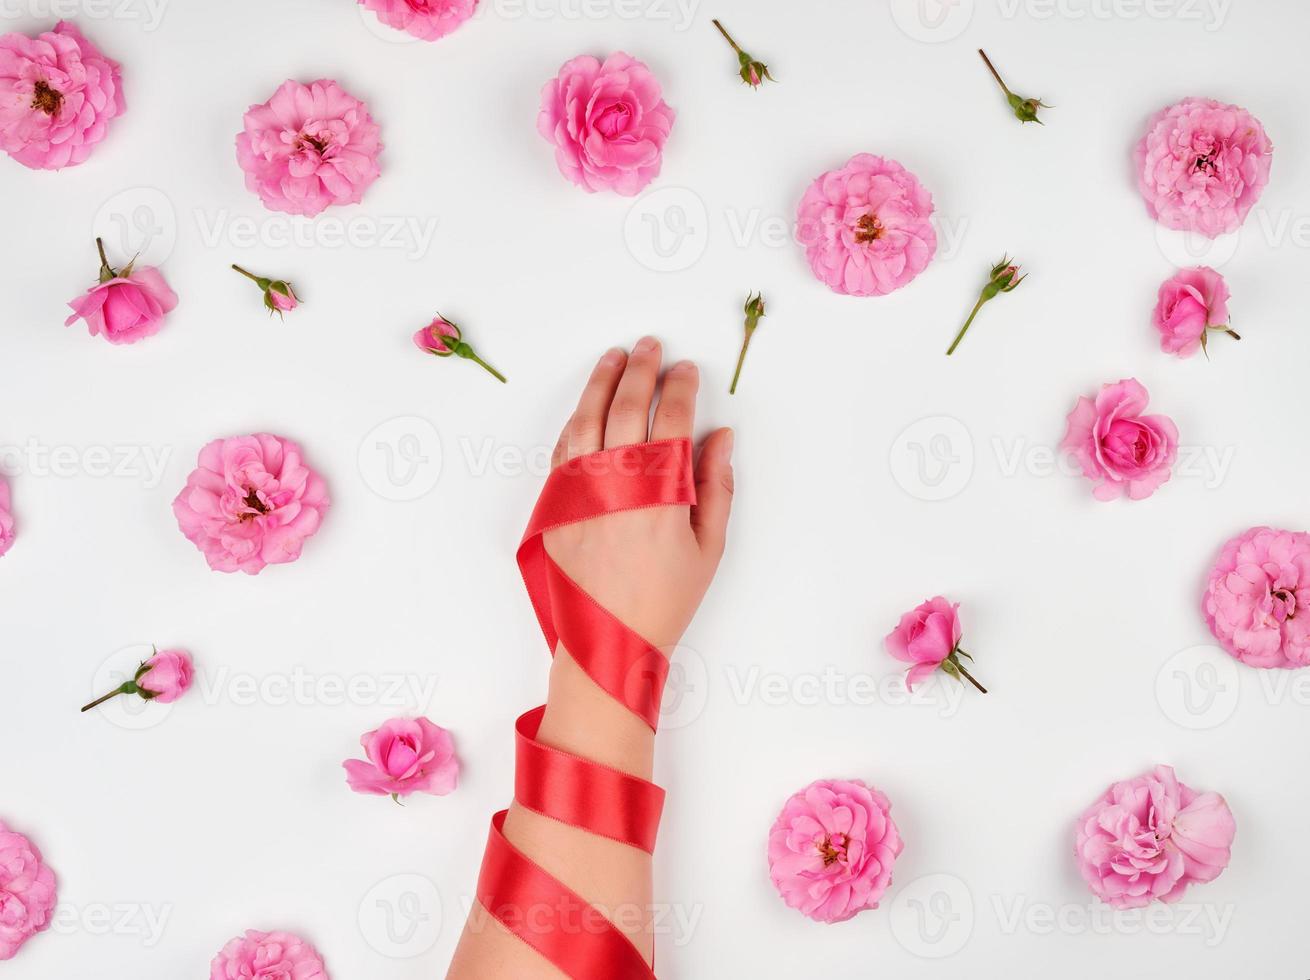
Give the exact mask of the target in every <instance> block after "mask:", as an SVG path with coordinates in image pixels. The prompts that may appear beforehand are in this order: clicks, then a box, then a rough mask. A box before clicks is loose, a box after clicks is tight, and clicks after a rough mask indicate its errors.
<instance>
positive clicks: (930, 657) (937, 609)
mask: <svg viewBox="0 0 1310 980" xmlns="http://www.w3.org/2000/svg"><path fill="white" fill-rule="evenodd" d="M959 608H960V604H959V603H957V602H951V601H950V600H949V599H945V598H943V597H942V596H937V597H936V598H934V599H928V600H927V601H925V602H923V603H921V604H920V605H918V606H917V607H915V608H914V609H911V610H910V611H909V612H907V613H906V614H905V615H904V616H902V617H901V621H900V622H899V623H898V624H897V625H896V629H894V630H892V631H891V632H890V633H888V634H887V639H886V644H887V652H888V653H890V654H891V655H892V656H893V657H895V658H896V659H897V660H901V661H903V662H905V663H907V664H913V666H912V667H911V668H910V671H909V673H908V674H907V675H906V678H905V686H906V687H907V688H909V689H910V690H914V685H915V684H917V683H918V682H919V681H921V680H923V679H924V678H926V677H928V676H929V675H931V674H932V672H933V671H935V670H936V669H937V668H938V667H940V666H941V665H942V662H943V661H944V660H946V658H947V657H949V656H950V655H951V654H952V653H954V652H955V648H956V647H958V646H959V645H960V637H961V636H962V635H963V628H962V627H961V626H960V616H959V612H958V610H959Z"/></svg>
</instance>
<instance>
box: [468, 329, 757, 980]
mask: <svg viewBox="0 0 1310 980" xmlns="http://www.w3.org/2000/svg"><path fill="white" fill-rule="evenodd" d="M661 356H662V354H661V350H660V345H659V342H658V341H657V340H655V339H654V338H652V337H645V338H643V339H642V340H640V341H638V342H637V344H636V346H634V347H633V349H632V353H631V354H628V353H626V352H625V351H623V350H621V349H619V348H615V349H613V350H611V351H608V352H607V353H606V354H605V355H604V356H603V357H602V358H601V359H600V361H599V363H597V365H596V367H595V369H594V370H593V371H592V373H591V377H590V378H589V379H588V381H587V386H586V388H585V389H584V390H583V392H582V397H581V398H580V399H579V401H578V407H577V408H576V409H575V410H574V412H573V416H572V417H571V418H570V419H569V421H568V423H567V424H566V425H565V426H564V431H563V432H562V433H561V434H560V438H559V443H558V444H557V445H556V446H555V453H554V456H553V458H552V461H551V465H552V467H558V466H560V465H561V464H563V463H565V462H567V461H568V460H571V459H576V458H577V457H579V456H585V455H587V454H588V453H593V452H597V451H599V450H601V449H611V448H613V447H616V446H628V445H634V444H636V443H642V442H647V441H658V440H661V439H677V438H691V437H692V428H693V425H694V423H695V416H696V392H697V389H698V388H699V385H700V374H699V372H698V371H697V369H696V365H694V364H692V363H691V362H690V361H679V362H678V363H677V364H674V365H673V366H672V367H671V368H669V370H668V371H667V373H666V374H665V375H664V378H663V381H662V383H661V380H660V362H661ZM657 389H658V401H657V399H656V393H657ZM652 405H653V406H654V408H655V414H654V420H653V421H651V407H652ZM732 441H733V434H732V430H731V429H718V430H716V431H715V432H713V433H712V434H711V435H710V436H709V437H708V438H707V439H706V440H705V442H704V445H703V446H702V447H701V450H700V455H699V458H698V460H697V463H696V499H697V504H696V506H695V507H672V506H670V507H655V508H648V509H645V510H637V511H626V512H623V513H617V514H606V515H605V516H603V517H598V518H595V519H594V520H590V521H585V522H582V523H580V524H571V525H568V526H566V527H562V528H558V529H556V530H552V531H549V532H547V534H546V536H545V544H546V550H547V552H549V554H550V556H551V557H552V558H553V559H554V560H555V561H556V562H557V563H558V564H559V565H560V567H561V568H563V569H564V571H565V572H566V573H568V575H569V576H570V577H571V578H572V579H573V580H574V581H575V582H577V583H578V584H579V585H581V586H582V588H583V589H585V590H586V591H587V592H588V593H590V594H591V595H592V596H593V597H594V598H595V599H596V600H597V601H598V602H599V603H600V604H601V605H602V606H604V607H605V608H607V609H609V610H610V611H611V612H613V613H614V614H615V615H616V616H618V617H619V619H621V620H623V622H624V623H626V624H627V625H628V626H630V627H632V628H633V629H634V630H636V631H637V632H638V633H640V634H641V635H642V636H644V637H645V638H646V639H648V640H649V641H650V642H651V643H652V644H654V645H655V646H657V647H659V648H660V649H661V650H663V651H664V652H665V655H666V656H667V655H668V654H669V653H670V652H671V651H672V649H673V647H675V646H676V645H677V643H678V641H679V640H680V639H681V638H682V634H683V632H684V631H685V630H686V628H687V626H688V624H689V623H690V622H691V619H692V617H693V616H694V615H695V613H696V610H697V608H698V607H699V606H700V603H701V600H702V599H703V598H704V596H705V592H706V590H707V589H708V588H709V585H710V582H711V580H712V579H713V578H714V573H715V570H716V569H717V568H718V566H719V559H720V558H721V557H722V555H723V548H724V544H725V542H726V535H727V528H728V515H729V513H730V511H731V509H732V494H733V476H732ZM537 737H538V738H539V739H540V740H541V741H542V742H544V743H545V744H547V745H550V746H553V747H555V748H557V749H560V750H562V751H565V752H571V753H573V754H575V755H579V756H583V757H584V758H587V759H591V760H593V761H595V762H599V763H601V764H603V765H607V766H612V767H614V768H616V769H621V770H623V771H624V772H629V773H632V774H633V775H635V776H640V777H641V778H642V779H650V778H651V771H652V766H653V762H654V755H655V736H654V733H653V732H652V731H651V730H650V728H649V727H647V725H646V723H645V722H644V721H642V720H641V719H640V718H638V717H637V716H635V715H633V714H632V713H631V712H629V711H628V710H627V709H626V708H625V707H623V706H622V705H621V704H619V703H618V702H616V701H615V700H614V699H613V698H611V697H610V696H609V695H608V694H606V693H605V692H604V691H603V690H601V689H600V688H599V687H598V686H597V685H596V683H595V682H594V681H592V680H591V678H590V677H588V676H587V675H586V674H585V673H584V672H583V671H582V669H581V668H580V667H579V666H578V664H577V662H576V661H575V660H574V659H573V658H572V657H571V656H570V655H569V652H568V650H566V649H564V647H563V646H560V647H558V648H557V649H556V651H555V659H554V662H553V664H552V665H551V671H550V687H549V694H548V697H547V701H546V714H545V717H544V718H543V719H542V723H541V729H540V731H539V732H538V735H537ZM505 836H506V837H507V838H508V839H509V841H510V843H511V844H513V845H514V846H515V847H517V848H518V849H519V850H521V851H523V852H524V853H525V854H526V855H527V856H528V857H530V858H531V859H532V860H533V861H535V862H536V863H537V864H539V865H540V866H541V867H543V868H544V869H546V871H548V872H550V873H551V874H552V875H554V876H555V877H556V878H558V879H559V880H560V881H562V882H563V883H564V884H566V885H568V886H569V887H570V888H572V889H573V890H574V891H576V892H577V893H578V894H580V895H583V896H584V897H586V898H587V899H588V900H589V901H590V902H591V903H592V904H593V905H594V906H595V907H596V908H598V909H599V910H600V911H601V912H602V913H603V914H605V915H606V917H607V918H609V920H610V921H611V922H612V923H613V924H614V925H615V926H616V927H618V928H619V929H620V930H622V931H623V932H624V933H626V934H627V935H628V937H629V938H630V939H631V940H632V941H633V943H634V944H635V945H636V947H637V949H638V950H640V951H641V953H642V955H643V956H644V957H645V958H646V962H647V963H650V962H651V961H652V958H653V956H654V937H653V936H652V934H651V915H652V912H653V909H652V902H653V899H652V891H651V857H650V855H649V854H647V853H646V852H644V851H642V850H640V849H638V848H635V847H630V846H629V845H627V844H621V843H619V842H617V841H612V840H607V839H605V838H602V837H595V836H593V835H591V834H589V833H587V832H586V831H584V830H580V829H578V828H576V827H570V826H568V825H566V824H562V823H560V822H558V821H556V820H552V819H550V818H549V817H544V816H541V815H540V814H537V813H533V812H531V811H529V810H525V809H523V808H522V807H520V806H518V805H517V804H512V805H511V806H510V811H509V816H508V817H507V818H506V820H505ZM447 977H448V980H484V978H502V977H514V978H515V980H535V978H538V977H541V978H560V977H564V974H563V973H561V972H560V971H559V970H557V969H556V968H555V967H554V966H552V965H551V964H550V963H549V962H547V961H546V960H545V959H544V958H543V957H542V956H541V955H540V954H538V953H537V952H536V950H534V949H532V948H531V947H530V946H528V945H527V944H526V943H524V942H522V941H521V940H520V939H519V938H518V937H517V936H515V935H513V934H512V933H510V932H509V931H508V930H507V929H506V928H505V927H504V926H502V925H501V924H500V923H499V922H498V921H497V920H495V919H494V918H492V917H491V916H490V915H488V914H487V913H486V911H485V910H484V909H482V908H481V906H477V907H475V909H474V910H473V912H472V913H471V914H470V916H469V920H468V922H467V924H466V925H465V927H464V934H463V935H462V936H461V937H460V942H459V948H458V949H456V951H455V958H454V960H453V961H452V962H451V965H450V972H449V973H448V974H447Z"/></svg>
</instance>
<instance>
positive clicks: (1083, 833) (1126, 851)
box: [1074, 766, 1236, 909]
mask: <svg viewBox="0 0 1310 980" xmlns="http://www.w3.org/2000/svg"><path fill="white" fill-rule="evenodd" d="M1235 830H1236V824H1235V823H1234V822H1233V814H1232V812H1231V811H1230V810H1229V809H1228V804H1227V803H1225V802H1224V798H1223V797H1222V796H1220V795H1219V794H1218V793H1198V792H1197V791H1196V790H1193V789H1191V788H1190V787H1188V786H1184V785H1183V784H1182V783H1180V782H1178V780H1177V778H1176V777H1175V776H1174V771H1173V769H1171V768H1170V767H1169V766H1156V767H1155V770H1154V771H1153V772H1151V773H1148V774H1146V775H1144V776H1138V777H1137V778H1135V779H1126V780H1124V781H1123V782H1118V783H1115V784H1114V785H1113V786H1111V787H1110V788H1109V789H1107V790H1106V791H1105V793H1104V794H1103V795H1102V796H1101V798H1100V799H1098V800H1097V801H1096V802H1095V803H1093V804H1092V805H1091V806H1090V807H1088V808H1087V810H1086V812H1084V813H1083V815H1082V816H1081V817H1080V818H1079V819H1078V824H1077V834H1076V842H1075V844H1074V854H1075V856H1076V857H1077V859H1078V870H1079V871H1080V872H1081V873H1082V876H1083V879H1084V880H1085V881H1086V882H1087V884H1088V885H1089V886H1090V887H1091V889H1092V892H1093V893H1094V894H1096V896H1097V897H1098V898H1100V899H1101V900H1102V901H1104V902H1107V903H1109V904H1110V905H1112V906H1114V907H1115V908H1120V909H1136V908H1143V907H1145V906H1147V905H1149V904H1150V903H1151V902H1152V901H1153V900H1155V899H1159V900H1160V901H1162V902H1176V901H1178V899H1180V898H1181V897H1182V895H1183V892H1185V891H1186V890H1187V886H1188V885H1190V884H1192V883H1193V882H1198V881H1202V882H1203V881H1213V880H1214V879H1215V878H1217V877H1219V874H1220V872H1222V871H1223V870H1224V868H1226V867H1227V866H1228V858H1229V853H1230V848H1231V846H1232V843H1233V834H1234V832H1235Z"/></svg>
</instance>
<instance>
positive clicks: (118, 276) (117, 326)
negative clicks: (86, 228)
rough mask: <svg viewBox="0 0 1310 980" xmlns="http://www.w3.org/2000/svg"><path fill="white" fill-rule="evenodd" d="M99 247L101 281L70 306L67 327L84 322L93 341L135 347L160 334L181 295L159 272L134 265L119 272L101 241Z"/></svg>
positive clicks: (131, 263) (98, 241) (98, 243)
mask: <svg viewBox="0 0 1310 980" xmlns="http://www.w3.org/2000/svg"><path fill="white" fill-rule="evenodd" d="M96 247H97V248H98V249H99V250H100V281H99V282H98V283H96V284H95V285H94V286H92V287H91V288H90V289H88V290H87V291H86V292H85V293H83V294H82V295H81V296H79V297H77V299H75V300H72V301H71V302H70V303H69V304H68V305H69V307H71V308H72V310H73V313H72V315H71V316H70V317H69V318H68V319H67V320H65V321H64V326H66V327H69V326H72V325H73V324H74V323H76V322H77V321H78V320H83V321H85V322H86V328H87V331H88V332H89V333H90V334H91V336H92V337H104V338H105V340H107V341H109V342H110V343H111V344H135V343H136V342H137V341H138V340H141V339H143V338H145V337H151V336H153V335H155V334H157V333H159V328H160V327H161V326H163V323H164V317H166V316H167V315H168V314H169V313H171V312H173V310H174V308H176V306H177V293H175V292H173V290H171V289H170V288H169V287H168V283H166V282H165V281H164V276H163V274H162V273H161V272H160V271H159V270H158V269H156V268H154V267H152V266H143V267H142V268H140V269H138V268H136V267H135V266H136V262H135V261H132V262H129V263H128V264H127V265H126V267H124V269H123V270H122V271H121V272H119V271H116V270H115V269H113V268H112V267H110V265H109V261H108V260H107V259H106V258H105V247H104V243H103V242H102V241H101V240H100V239H98V238H97V239H96Z"/></svg>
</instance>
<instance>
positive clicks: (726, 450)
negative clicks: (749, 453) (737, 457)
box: [722, 429, 737, 463]
mask: <svg viewBox="0 0 1310 980" xmlns="http://www.w3.org/2000/svg"><path fill="white" fill-rule="evenodd" d="M736 438H737V434H736V433H735V432H733V431H732V430H731V429H729V430H728V431H727V433H726V434H725V435H724V437H723V449H722V452H723V461H724V462H725V463H731V462H732V444H733V441H734V440H735V439H736Z"/></svg>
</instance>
